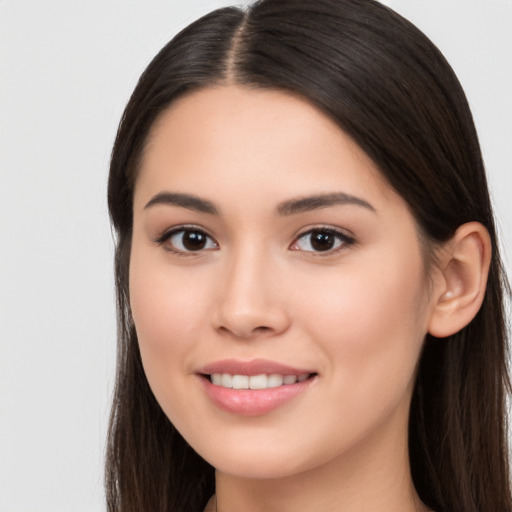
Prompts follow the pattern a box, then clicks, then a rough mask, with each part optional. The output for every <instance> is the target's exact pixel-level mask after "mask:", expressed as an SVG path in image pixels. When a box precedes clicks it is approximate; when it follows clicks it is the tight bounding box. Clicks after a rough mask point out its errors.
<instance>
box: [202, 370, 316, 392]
mask: <svg viewBox="0 0 512 512" xmlns="http://www.w3.org/2000/svg"><path fill="white" fill-rule="evenodd" d="M309 376H310V374H309V373H302V374H300V375H281V374H278V373H273V374H270V375H267V374H265V373H262V374H260V375H231V374H229V373H213V374H212V375H211V376H210V381H211V382H212V383H213V384H215V385H216V386H221V387H223V388H229V389H269V388H277V387H279V386H283V385H290V384H295V383H296V382H303V381H305V380H306V379H307V378H308V377H309Z"/></svg>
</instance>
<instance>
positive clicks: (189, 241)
mask: <svg viewBox="0 0 512 512" xmlns="http://www.w3.org/2000/svg"><path fill="white" fill-rule="evenodd" d="M182 241H183V246H184V247H185V248H186V249H188V250H189V251H199V250H200V249H203V248H204V246H205V245H206V236H204V234H203V233H199V232H198V231H186V232H185V233H183V240H182Z"/></svg>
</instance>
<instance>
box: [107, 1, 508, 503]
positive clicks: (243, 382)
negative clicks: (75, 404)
mask: <svg viewBox="0 0 512 512" xmlns="http://www.w3.org/2000/svg"><path fill="white" fill-rule="evenodd" d="M109 206H110V212H111V217H112V222H113V224H114V227H115V229H116V232H117V235H118V240H117V252H116V276H117V290H118V311H119V350H118V375H117V385H116V392H115V398H114V405H113V412H112V416H111V426H110V436H109V447H108V457H107V474H106V479H107V494H108V496H107V498H108V503H109V510H112V511H114V510H115V511H122V512H126V511H131V510H134V511H135V510H137V511H140V510H144V511H153V510H154V511H162V510H172V511H202V510H203V509H205V507H206V510H208V511H212V510H217V511H223V512H231V511H242V510H243V511H253V510H254V511H259V510H279V511H288V510H293V511H299V510H344V511H352V510H400V511H404V512H407V511H419V510H421V511H426V510H435V511H437V512H442V511H464V512H469V511H490V510H496V511H510V510H512V505H511V497H510V489H509V475H508V461H507V446H506V434H505V430H504V401H505V397H506V390H507V389H508V375H507V369H506V362H505V361H506V359H505V350H506V343H505V327H504V323H505V321H504V313H503V289H504V287H505V278H504V275H503V272H502V269H501V263H500V258H499V254H498V247H497V241H496V235H495V229H494V222H493V216H492V210H491V206H490V202H489V197H488V192H487V185H486V179H485V173H484V167H483V163H482V159H481V155H480V150H479V145H478V141H477V137H476V133H475V129H474V126H473V122H472V118H471V114H470V111H469V108H468V105H467V102H466V100H465V97H464V94H463V92H462V90H461V88H460V85H459V83H458V81H457V79H456V77H455V76H454V74H453V71H452V70H451V68H450V67H449V65H448V64H447V63H446V61H445V60H444V58H443V57H442V56H441V55H440V53H439V52H438V51H437V49H436V48H435V47H434V46H433V45H432V43H431V42H429V41H428V40H427V39H426V37H425V36H424V35H423V34H421V33H420V32H419V31H418V30H417V29H416V28H415V27H413V26H411V24H410V23H408V22H407V21H405V20H404V19H402V18H401V17H399V16H398V15H396V14H395V13H393V12H392V11H391V10H389V9H388V8H386V7H384V6H382V5H380V4H379V3H377V2H375V1H373V0H314V1H313V0H311V1H309V0H263V1H261V2H257V3H255V4H254V5H253V6H252V7H250V8H249V9H248V10H247V11H243V10H240V9H235V8H232V9H220V10H218V11H215V12H213V13H211V14H210V15H207V16H205V17H204V18H202V19H200V20H199V21H197V22H195V23H193V24H192V25H190V26H189V27H188V28H186V29H185V30H184V31H182V32H181V33H180V34H178V36H176V37H175V38H174V39H173V40H172V41H171V42H170V43H169V44H168V45H167V46H166V47H165V48H164V49H163V50H162V51H161V52H160V53H159V55H157V56H156V57H155V59H154V60H153V62H152V63H151V64H150V65H149V67H148V68H147V70H146V71H145V72H144V74H143V75H142V77H141V79H140V81H139V84H138V85H137V87H136V89H135V91H134V93H133V95H132V98H131V99H130V102H129V103H128V106H127V107H126V110H125V113H124V116H123V119H122V121H121V125H120V128H119V132H118V135H117V139H116V142H115V146H114V150H113V154H112V163H111V172H110V178H109Z"/></svg>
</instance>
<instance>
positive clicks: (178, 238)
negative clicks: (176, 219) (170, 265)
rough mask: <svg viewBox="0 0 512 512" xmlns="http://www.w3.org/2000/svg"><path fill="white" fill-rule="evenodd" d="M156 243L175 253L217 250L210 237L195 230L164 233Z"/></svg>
mask: <svg viewBox="0 0 512 512" xmlns="http://www.w3.org/2000/svg"><path fill="white" fill-rule="evenodd" d="M156 242H157V243H158V244H160V245H164V246H165V248H166V249H167V250H169V251H171V252H175V253H178V254H179V253H191V252H199V251H210V250H215V249H218V248H219V246H218V244H217V242H216V241H215V240H213V238H212V237H210V236H209V235H207V234H206V233H205V232H204V231H202V230H201V229H197V228H183V227H181V228H178V229H173V230H171V231H167V232H165V233H164V234H163V235H162V236H161V237H160V238H159V239H158V240H156Z"/></svg>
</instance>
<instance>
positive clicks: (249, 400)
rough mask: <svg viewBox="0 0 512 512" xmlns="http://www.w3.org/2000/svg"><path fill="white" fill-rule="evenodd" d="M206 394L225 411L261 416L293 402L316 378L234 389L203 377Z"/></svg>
mask: <svg viewBox="0 0 512 512" xmlns="http://www.w3.org/2000/svg"><path fill="white" fill-rule="evenodd" d="M201 380H202V382H203V385H204V388H205V390H206V393H207V394H208V396H209V397H210V399H211V400H212V402H213V403H214V404H215V405H216V406H218V407H219V408H221V409H223V410H224V411H227V412H231V413H235V414H240V415H242V416H260V415H263V414H267V413H269V412H272V411H273V410H275V409H277V408H278V407H281V406H282V405H284V404H286V403H288V402H289V401H290V400H293V399H294V398H295V397H296V396H298V395H300V394H301V393H303V392H304V391H306V389H307V388H308V387H309V386H310V384H311V383H312V381H313V380H315V377H310V378H309V379H306V380H304V381H302V382H296V383H295V384H285V385H282V386H277V387H275V388H267V389H233V388H224V387H222V386H217V385H215V384H212V383H211V382H210V381H209V380H208V379H207V378H205V377H204V376H201Z"/></svg>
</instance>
